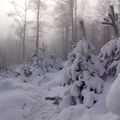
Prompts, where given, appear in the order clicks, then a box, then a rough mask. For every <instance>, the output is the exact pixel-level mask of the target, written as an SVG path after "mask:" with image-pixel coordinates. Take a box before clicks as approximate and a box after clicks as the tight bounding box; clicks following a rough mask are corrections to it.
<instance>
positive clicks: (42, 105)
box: [0, 71, 118, 120]
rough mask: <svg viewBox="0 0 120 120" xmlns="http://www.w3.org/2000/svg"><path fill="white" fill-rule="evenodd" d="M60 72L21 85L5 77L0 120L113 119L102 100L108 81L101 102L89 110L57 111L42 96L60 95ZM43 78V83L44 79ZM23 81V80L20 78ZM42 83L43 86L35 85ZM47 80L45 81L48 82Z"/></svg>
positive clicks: (0, 90) (1, 83) (1, 84)
mask: <svg viewBox="0 0 120 120" xmlns="http://www.w3.org/2000/svg"><path fill="white" fill-rule="evenodd" d="M62 72H64V71H61V72H58V73H51V74H48V75H46V77H43V76H42V77H39V79H38V77H36V78H35V77H34V78H32V79H33V80H31V82H29V83H24V82H23V80H22V79H23V78H16V79H15V78H7V79H1V81H0V96H1V97H0V120H89V119H92V120H106V119H110V120H117V119H118V117H117V116H116V115H113V114H112V113H110V112H109V111H108V109H107V107H106V103H105V98H106V95H107V93H108V90H109V88H110V86H111V83H112V80H109V81H108V82H106V85H105V88H106V89H105V91H104V92H103V95H102V96H101V100H100V101H99V102H98V103H97V104H96V105H95V106H94V107H92V109H88V110H86V109H85V107H84V106H81V105H76V106H70V107H68V108H67V109H64V110H63V111H62V112H60V111H59V107H58V106H55V105H53V103H52V102H51V101H46V100H45V97H46V96H51V97H52V96H62V95H63V93H64V92H65V91H66V89H67V88H65V87H62V86H60V84H61V81H60V80H62V75H61V74H62ZM42 78H47V82H46V80H45V79H42ZM24 79H25V78H24ZM41 79H42V81H44V80H45V82H44V84H43V83H42V84H39V82H40V81H41ZM48 79H49V80H48Z"/></svg>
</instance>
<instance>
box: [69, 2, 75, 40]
mask: <svg viewBox="0 0 120 120" xmlns="http://www.w3.org/2000/svg"><path fill="white" fill-rule="evenodd" d="M70 11H71V16H70V17H71V27H72V28H71V29H72V41H73V42H75V38H74V1H73V0H71V1H70Z"/></svg>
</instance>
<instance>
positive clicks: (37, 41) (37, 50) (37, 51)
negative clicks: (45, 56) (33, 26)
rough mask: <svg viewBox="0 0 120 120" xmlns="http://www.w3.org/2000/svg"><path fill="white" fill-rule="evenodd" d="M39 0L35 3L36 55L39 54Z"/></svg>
mask: <svg viewBox="0 0 120 120" xmlns="http://www.w3.org/2000/svg"><path fill="white" fill-rule="evenodd" d="M39 29H40V0H38V4H37V31H36V51H35V52H36V55H37V56H38V55H39V37H40V35H39V32H40V30H39Z"/></svg>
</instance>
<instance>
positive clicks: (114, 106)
mask: <svg viewBox="0 0 120 120" xmlns="http://www.w3.org/2000/svg"><path fill="white" fill-rule="evenodd" d="M106 103H107V106H108V108H109V110H110V111H111V112H112V113H114V114H116V115H118V116H120V74H119V75H118V77H117V79H116V80H115V82H114V83H113V84H112V86H111V88H110V91H109V92H108V96H107V98H106Z"/></svg>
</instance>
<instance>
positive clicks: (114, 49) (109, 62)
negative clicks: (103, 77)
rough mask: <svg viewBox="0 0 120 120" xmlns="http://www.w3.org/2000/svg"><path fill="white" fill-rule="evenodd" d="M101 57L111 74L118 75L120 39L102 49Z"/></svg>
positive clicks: (112, 41)
mask: <svg viewBox="0 0 120 120" xmlns="http://www.w3.org/2000/svg"><path fill="white" fill-rule="evenodd" d="M99 57H100V58H101V60H102V61H103V62H104V64H105V67H106V69H107V73H108V74H109V73H110V74H113V75H115V74H118V73H116V69H117V65H118V64H119V63H120V60H119V59H120V38H116V39H114V40H111V41H109V42H108V43H106V44H105V45H104V46H103V47H102V48H101V52H100V55H99Z"/></svg>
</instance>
